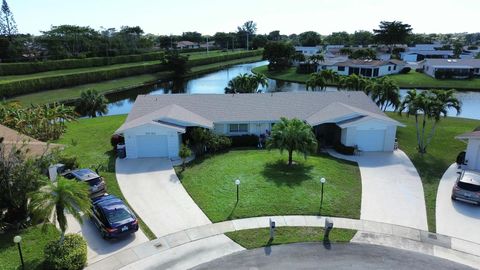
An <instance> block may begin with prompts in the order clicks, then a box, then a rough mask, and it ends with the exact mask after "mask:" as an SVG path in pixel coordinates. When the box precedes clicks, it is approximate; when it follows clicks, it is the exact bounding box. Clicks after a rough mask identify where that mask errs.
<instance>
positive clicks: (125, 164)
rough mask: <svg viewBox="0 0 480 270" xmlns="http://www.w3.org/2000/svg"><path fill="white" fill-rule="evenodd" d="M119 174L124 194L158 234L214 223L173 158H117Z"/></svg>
mask: <svg viewBox="0 0 480 270" xmlns="http://www.w3.org/2000/svg"><path fill="white" fill-rule="evenodd" d="M116 174H117V181H118V184H119V185H120V189H121V190H122V193H123V195H124V197H125V198H126V199H127V201H128V203H129V204H130V206H131V207H132V208H133V209H134V210H135V212H136V213H137V214H138V215H139V216H140V217H141V218H142V219H143V221H144V222H145V223H146V224H147V225H148V227H149V228H150V229H151V230H152V231H153V233H154V234H155V235H156V236H157V237H161V236H164V235H167V234H170V233H174V232H178V231H181V230H185V229H188V228H192V227H196V226H202V225H206V224H210V223H211V222H210V220H209V219H208V218H207V216H205V214H204V213H203V212H202V210H200V208H199V207H198V206H197V205H196V204H195V202H194V201H193V200H192V198H191V197H190V195H189V194H188V193H187V191H186V190H185V189H184V188H183V185H182V183H181V182H180V180H178V177H177V175H176V174H175V171H174V170H173V167H172V163H171V161H170V160H169V159H165V158H142V159H117V163H116Z"/></svg>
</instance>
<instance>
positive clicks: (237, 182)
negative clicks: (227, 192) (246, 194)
mask: <svg viewBox="0 0 480 270" xmlns="http://www.w3.org/2000/svg"><path fill="white" fill-rule="evenodd" d="M235 185H236V186H237V203H238V188H239V186H240V179H237V180H235Z"/></svg>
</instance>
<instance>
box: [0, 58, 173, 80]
mask: <svg viewBox="0 0 480 270" xmlns="http://www.w3.org/2000/svg"><path fill="white" fill-rule="evenodd" d="M164 56H165V54H164V53H163V52H154V53H145V54H134V55H122V56H115V57H91V58H84V59H65V60H53V61H40V62H27V63H4V64H0V76H6V75H23V74H32V73H37V72H46V71H52V70H60V69H72V68H86V67H99V66H106V65H115V64H125V63H135V62H144V61H155V60H163V58H164Z"/></svg>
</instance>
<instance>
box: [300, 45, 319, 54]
mask: <svg viewBox="0 0 480 270" xmlns="http://www.w3.org/2000/svg"><path fill="white" fill-rule="evenodd" d="M295 52H298V53H302V54H303V55H305V56H312V55H315V54H319V53H320V52H322V46H295Z"/></svg>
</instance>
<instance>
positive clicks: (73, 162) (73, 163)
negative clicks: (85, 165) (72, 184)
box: [58, 154, 80, 170]
mask: <svg viewBox="0 0 480 270" xmlns="http://www.w3.org/2000/svg"><path fill="white" fill-rule="evenodd" d="M58 163H61V164H63V165H65V169H67V170H74V169H76V168H78V167H80V163H79V162H78V160H77V157H76V156H73V155H65V154H61V155H60V156H59V157H58Z"/></svg>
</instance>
